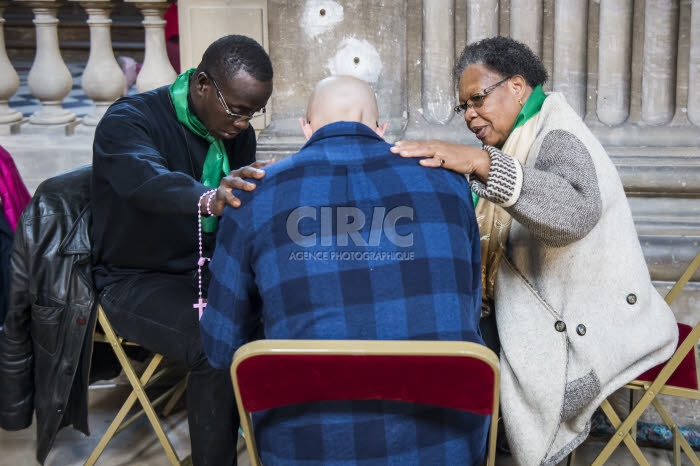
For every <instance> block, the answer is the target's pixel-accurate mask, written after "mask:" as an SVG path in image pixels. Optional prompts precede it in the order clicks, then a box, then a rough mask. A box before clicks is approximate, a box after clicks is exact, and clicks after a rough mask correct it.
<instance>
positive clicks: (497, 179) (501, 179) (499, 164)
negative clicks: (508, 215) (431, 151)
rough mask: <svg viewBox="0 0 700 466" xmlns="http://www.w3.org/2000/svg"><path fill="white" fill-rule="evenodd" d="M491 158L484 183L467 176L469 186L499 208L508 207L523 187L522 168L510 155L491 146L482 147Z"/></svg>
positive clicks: (515, 200) (513, 202)
mask: <svg viewBox="0 0 700 466" xmlns="http://www.w3.org/2000/svg"><path fill="white" fill-rule="evenodd" d="M484 150H485V151H486V152H488V154H489V157H491V168H490V169H489V175H488V178H487V180H486V183H482V182H481V181H479V180H478V179H477V178H476V177H475V176H471V175H468V176H467V179H468V180H469V185H470V186H471V188H472V190H473V191H474V192H475V193H476V194H477V195H478V196H479V197H483V198H485V199H487V200H489V201H491V202H493V203H494V204H498V205H500V206H501V207H510V206H512V205H513V204H515V203H516V202H517V200H518V198H519V197H520V191H521V190H522V187H523V167H522V166H521V165H520V162H518V161H517V160H515V159H514V158H513V157H511V156H510V155H507V154H504V153H503V152H501V151H500V150H498V149H496V148H495V147H493V146H488V145H484Z"/></svg>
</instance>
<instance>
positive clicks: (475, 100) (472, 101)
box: [455, 76, 512, 114]
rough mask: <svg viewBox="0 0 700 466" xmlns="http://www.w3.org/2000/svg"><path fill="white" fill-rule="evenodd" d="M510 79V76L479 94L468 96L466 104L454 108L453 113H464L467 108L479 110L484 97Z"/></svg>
mask: <svg viewBox="0 0 700 466" xmlns="http://www.w3.org/2000/svg"><path fill="white" fill-rule="evenodd" d="M510 78H512V76H508V77H507V78H505V79H502V80H501V81H498V82H497V83H496V84H492V85H490V86H489V87H487V88H485V89H482V90H481V92H478V93H476V94H474V95H472V96H470V97H469V98H468V99H467V101H466V102H464V103H463V104H461V105H457V106H456V107H455V113H457V114H460V113H462V112H466V111H467V109H468V108H481V106H482V105H484V101H485V100H486V97H488V96H489V94H490V93H492V92H493V91H494V89H496V88H497V87H498V86H500V85H501V84H503V83H504V82H506V81H508V80H509V79H510Z"/></svg>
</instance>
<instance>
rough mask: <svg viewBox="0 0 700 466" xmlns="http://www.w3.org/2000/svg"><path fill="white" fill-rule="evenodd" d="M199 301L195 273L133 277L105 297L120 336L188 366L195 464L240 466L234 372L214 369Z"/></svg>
mask: <svg viewBox="0 0 700 466" xmlns="http://www.w3.org/2000/svg"><path fill="white" fill-rule="evenodd" d="M196 300H197V278H196V274H187V275H171V274H161V273H148V274H141V275H134V276H130V277H127V278H125V279H122V280H120V281H119V282H117V283H113V284H111V285H109V286H107V287H106V288H105V289H104V290H102V292H101V294H100V303H101V304H102V307H103V308H104V310H105V313H106V314H107V316H108V317H109V320H110V322H111V324H112V326H113V327H114V330H115V331H116V332H117V333H118V334H119V335H120V336H122V337H124V338H126V339H127V340H130V341H133V342H134V343H138V344H140V345H142V346H143V347H144V348H146V349H148V350H150V351H153V352H156V353H160V354H162V355H163V356H165V357H166V358H169V359H172V360H176V361H183V362H185V363H186V364H187V366H188V367H189V369H190V373H189V378H188V380H187V417H188V421H189V428H190V442H191V443H192V462H193V464H194V466H204V465H216V466H219V465H226V466H228V465H236V463H237V456H236V442H237V440H238V437H237V435H238V425H239V419H238V411H237V410H236V401H235V397H234V393H233V385H232V382H231V374H230V371H229V370H219V369H214V368H213V367H211V366H210V365H209V362H208V360H207V357H206V355H205V353H204V350H203V349H202V344H201V340H200V334H199V320H198V313H197V310H196V309H193V308H192V304H193V303H194V302H195V301H196Z"/></svg>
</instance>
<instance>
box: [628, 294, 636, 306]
mask: <svg viewBox="0 0 700 466" xmlns="http://www.w3.org/2000/svg"><path fill="white" fill-rule="evenodd" d="M627 302H628V303H629V304H634V303H636V302H637V295H636V294H634V293H630V294H628V295H627Z"/></svg>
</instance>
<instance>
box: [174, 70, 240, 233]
mask: <svg viewBox="0 0 700 466" xmlns="http://www.w3.org/2000/svg"><path fill="white" fill-rule="evenodd" d="M194 71H195V69H194V68H190V69H189V70H187V71H185V72H184V73H182V74H181V75H179V76H178V77H177V79H175V82H174V83H173V84H172V86H170V98H171V99H172V101H173V106H174V107H175V114H176V115H177V121H179V122H180V123H182V124H183V125H184V126H185V128H187V129H189V130H190V131H192V132H193V133H194V134H196V135H197V136H199V137H201V138H204V139H206V141H207V142H208V143H209V150H208V151H207V157H206V158H205V159H204V167H203V168H202V184H203V185H204V186H207V187H209V188H212V189H216V188H218V187H219V183H221V179H222V178H223V177H224V176H226V175H228V172H229V171H230V167H229V164H228V156H227V155H226V149H225V148H224V143H223V141H222V140H221V139H217V138H215V137H214V136H212V135H211V133H210V132H209V130H208V129H207V128H206V127H205V126H204V123H202V122H201V121H200V120H199V118H197V116H196V115H195V114H194V113H192V111H191V110H190V107H189V105H188V103H187V94H188V92H189V88H190V77H191V76H192V74H193V73H194ZM217 221H218V219H217V218H216V217H203V218H202V231H205V232H207V233H211V232H213V231H214V230H216V224H217Z"/></svg>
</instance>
